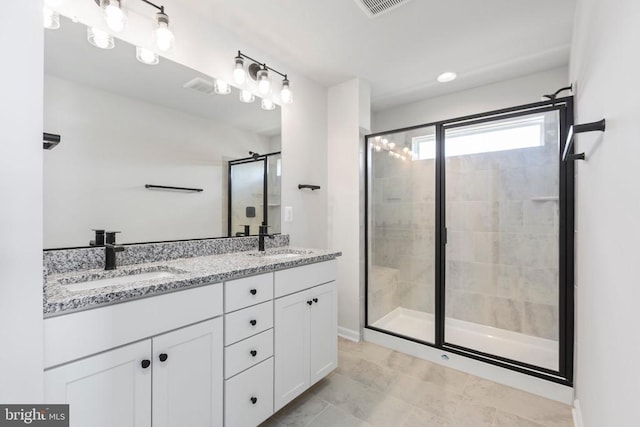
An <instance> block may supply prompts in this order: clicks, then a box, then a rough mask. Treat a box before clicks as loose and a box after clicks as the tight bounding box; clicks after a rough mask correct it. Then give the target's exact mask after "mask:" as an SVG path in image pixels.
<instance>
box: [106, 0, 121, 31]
mask: <svg viewBox="0 0 640 427" xmlns="http://www.w3.org/2000/svg"><path fill="white" fill-rule="evenodd" d="M103 5H104V17H105V19H106V21H107V26H108V27H109V28H110V29H111V30H113V31H115V32H118V33H119V32H120V31H122V30H124V25H125V23H126V21H127V15H126V14H125V13H124V10H122V6H121V5H120V1H119V0H104V2H103Z"/></svg>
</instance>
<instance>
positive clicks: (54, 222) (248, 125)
mask: <svg viewBox="0 0 640 427" xmlns="http://www.w3.org/2000/svg"><path fill="white" fill-rule="evenodd" d="M61 21H62V22H61V28H60V29H58V30H46V34H45V79H44V131H45V132H48V133H53V134H59V135H61V137H62V141H61V142H60V144H58V145H57V146H56V147H55V148H53V149H51V150H46V151H45V152H44V248H45V249H50V248H63V247H81V246H88V244H89V241H90V240H91V238H92V233H93V232H92V229H106V230H110V231H120V232H121V234H119V235H118V242H120V243H136V242H155V241H166V240H182V239H198V238H212V237H221V236H227V234H228V233H229V232H230V230H229V229H228V224H229V214H228V212H229V206H228V192H229V191H230V187H229V180H228V179H229V166H228V163H229V161H233V160H237V159H242V158H247V157H249V152H250V151H251V152H254V153H261V154H264V153H273V152H277V151H280V126H281V120H280V108H279V107H276V109H275V110H271V111H266V110H263V109H262V108H261V106H260V100H259V99H257V100H256V102H254V103H242V102H240V101H239V94H238V90H237V89H236V88H232V91H231V93H230V94H228V95H219V94H216V93H214V91H213V82H214V79H213V78H212V77H210V76H207V75H204V74H202V73H199V72H197V71H195V70H193V69H190V68H187V67H185V66H183V65H180V64H177V63H174V62H171V61H169V60H167V59H166V58H160V62H159V64H157V65H147V64H143V63H141V62H139V61H137V60H136V55H135V51H136V48H135V46H133V45H131V44H128V43H126V42H124V41H122V40H117V39H116V40H115V47H114V48H113V49H110V50H105V49H98V48H96V47H94V46H92V45H90V44H89V43H88V41H87V36H86V31H87V30H86V27H85V26H84V25H82V24H80V23H73V22H71V20H68V19H65V18H62V17H61ZM188 86H192V87H191V88H189V87H188ZM147 184H151V185H160V186H170V187H185V188H196V189H202V190H203V191H201V192H188V191H177V190H158V189H148V188H146V187H145V185H147ZM272 221H277V222H278V224H277V226H278V227H279V218H274V219H272ZM237 231H239V230H237ZM231 234H232V235H235V233H231Z"/></svg>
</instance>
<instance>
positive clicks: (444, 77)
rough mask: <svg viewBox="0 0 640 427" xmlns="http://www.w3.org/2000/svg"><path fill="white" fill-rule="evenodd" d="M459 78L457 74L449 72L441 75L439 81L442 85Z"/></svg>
mask: <svg viewBox="0 0 640 427" xmlns="http://www.w3.org/2000/svg"><path fill="white" fill-rule="evenodd" d="M457 78H458V75H457V74H456V73H454V72H453V71H447V72H446V73H442V74H440V75H439V76H438V78H437V80H438V81H439V82H440V83H448V82H452V81H454V80H455V79H457Z"/></svg>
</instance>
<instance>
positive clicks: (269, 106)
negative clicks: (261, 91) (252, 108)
mask: <svg viewBox="0 0 640 427" xmlns="http://www.w3.org/2000/svg"><path fill="white" fill-rule="evenodd" d="M260 106H261V107H262V109H263V110H273V109H274V108H276V104H274V103H273V101H272V100H270V99H268V98H262V103H261V105H260Z"/></svg>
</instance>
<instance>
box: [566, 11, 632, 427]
mask: <svg viewBox="0 0 640 427" xmlns="http://www.w3.org/2000/svg"><path fill="white" fill-rule="evenodd" d="M639 20H640V3H639V2H638V1H637V0H611V1H607V2H603V1H597V0H579V1H578V8H577V12H576V21H575V23H576V27H575V32H574V41H573V49H572V54H571V67H570V68H571V78H572V80H573V81H575V82H576V83H577V93H576V102H577V107H576V112H577V116H576V123H586V122H592V121H596V120H600V119H602V118H605V119H606V120H607V130H606V132H605V133H604V134H600V133H590V134H581V135H579V136H578V137H577V139H576V144H577V147H576V148H577V152H583V151H584V152H585V153H586V156H587V159H586V161H577V162H576V165H577V173H576V186H577V205H576V215H577V218H576V221H577V222H576V229H577V234H576V237H577V239H576V255H577V259H576V292H577V298H576V302H577V307H576V308H577V378H576V391H577V399H578V401H579V402H580V407H581V409H582V419H583V422H584V426H585V427H599V426H631V425H637V424H638V408H637V406H638V397H639V396H640V365H639V363H638V362H639V361H640V334H639V333H638V328H637V323H638V304H640V279H639V278H638V272H637V265H638V260H639V259H640V256H639V251H638V242H640V222H639V221H638V219H639V218H640V186H638V182H640V174H639V173H638V159H639V158H640V141H639V138H638V135H639V134H638V118H639V117H640V102H638V93H640V81H639V80H638V75H640V57H639V56H638V43H639V41H640V25H638V21H639Z"/></svg>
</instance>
